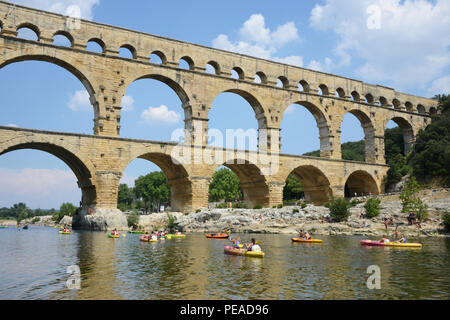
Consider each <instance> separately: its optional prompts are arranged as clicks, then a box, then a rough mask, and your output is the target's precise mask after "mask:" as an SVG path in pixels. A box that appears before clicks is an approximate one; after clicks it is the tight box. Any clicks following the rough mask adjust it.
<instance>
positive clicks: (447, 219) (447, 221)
mask: <svg viewBox="0 0 450 320" xmlns="http://www.w3.org/2000/svg"><path fill="white" fill-rule="evenodd" d="M442 220H443V222H444V227H445V229H446V230H447V231H450V211H446V212H444V213H443V214H442Z"/></svg>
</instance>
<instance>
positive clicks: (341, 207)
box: [325, 198, 351, 222]
mask: <svg viewBox="0 0 450 320" xmlns="http://www.w3.org/2000/svg"><path fill="white" fill-rule="evenodd" d="M350 206H351V205H350V202H349V201H348V200H347V199H345V198H333V199H332V200H331V201H330V202H328V203H327V204H325V207H327V208H328V209H330V217H331V218H332V219H333V221H335V222H341V221H345V220H347V218H348V217H349V216H350V211H349V210H348V209H349V208H350Z"/></svg>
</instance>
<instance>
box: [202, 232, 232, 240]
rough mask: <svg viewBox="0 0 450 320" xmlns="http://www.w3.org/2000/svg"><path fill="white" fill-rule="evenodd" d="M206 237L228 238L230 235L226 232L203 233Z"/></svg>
mask: <svg viewBox="0 0 450 320" xmlns="http://www.w3.org/2000/svg"><path fill="white" fill-rule="evenodd" d="M205 236H206V237H207V238H208V239H228V238H229V237H230V235H228V234H226V233H217V234H205Z"/></svg>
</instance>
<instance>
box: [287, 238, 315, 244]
mask: <svg viewBox="0 0 450 320" xmlns="http://www.w3.org/2000/svg"><path fill="white" fill-rule="evenodd" d="M291 240H292V242H304V243H322V242H323V241H322V240H320V239H310V240H306V239H302V238H292V239H291Z"/></svg>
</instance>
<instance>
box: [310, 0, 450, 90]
mask: <svg viewBox="0 0 450 320" xmlns="http://www.w3.org/2000/svg"><path fill="white" fill-rule="evenodd" d="M344 8H349V9H348V10H347V9H344ZM350 8H351V9H350ZM449 16H450V2H449V1H448V0H436V1H433V2H429V1H425V0H406V1H400V0H339V1H337V0H326V2H325V4H324V5H316V6H315V7H314V9H313V10H312V11H311V15H310V25H311V26H312V27H313V28H314V29H316V30H320V31H333V32H335V33H336V34H337V36H338V43H337V44H336V45H335V48H334V51H333V53H334V54H335V55H336V56H337V57H338V58H339V59H338V60H339V61H337V64H338V65H339V66H343V67H345V66H349V65H350V64H354V66H352V68H353V69H354V70H355V76H358V77H360V78H362V79H363V80H365V81H370V82H377V83H384V84H387V85H391V86H394V88H396V89H401V90H405V89H415V90H422V92H425V91H426V88H427V86H429V85H430V82H431V81H434V80H435V79H436V78H439V77H443V76H445V73H446V70H445V68H448V67H450V51H449V46H450V32H449V30H450V19H449V18H448V17H449ZM361 60H362V62H361ZM357 64H359V66H358V65H357ZM316 66H317V64H316ZM447 73H448V69H447Z"/></svg>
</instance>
